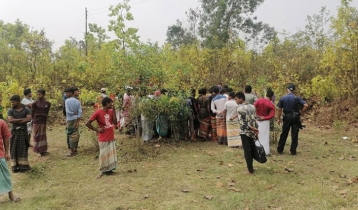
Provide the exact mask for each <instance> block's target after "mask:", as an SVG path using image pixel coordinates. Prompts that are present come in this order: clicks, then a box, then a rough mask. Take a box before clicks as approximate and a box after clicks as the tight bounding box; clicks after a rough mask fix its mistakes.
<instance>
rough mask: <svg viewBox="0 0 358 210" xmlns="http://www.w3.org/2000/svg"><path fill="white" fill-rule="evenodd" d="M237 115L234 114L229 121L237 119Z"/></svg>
mask: <svg viewBox="0 0 358 210" xmlns="http://www.w3.org/2000/svg"><path fill="white" fill-rule="evenodd" d="M238 116H239V115H238V114H235V115H234V116H232V117H230V120H234V119H236V118H237V117H238Z"/></svg>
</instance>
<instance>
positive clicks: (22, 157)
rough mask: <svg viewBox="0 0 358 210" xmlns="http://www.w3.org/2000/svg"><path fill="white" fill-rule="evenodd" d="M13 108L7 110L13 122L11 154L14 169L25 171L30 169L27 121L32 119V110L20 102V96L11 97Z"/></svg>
mask: <svg viewBox="0 0 358 210" xmlns="http://www.w3.org/2000/svg"><path fill="white" fill-rule="evenodd" d="M10 102H11V105H12V108H10V109H9V110H8V111H7V119H8V122H9V123H11V124H12V127H11V139H10V155H11V161H10V162H11V166H12V171H13V172H14V173H16V172H23V171H26V170H30V169H31V167H30V166H29V161H28V159H27V158H28V149H29V140H28V138H29V136H28V133H27V125H26V124H27V123H28V122H30V121H31V110H30V109H29V108H27V107H26V106H25V105H23V104H21V103H20V96H18V95H13V96H12V97H11V98H10Z"/></svg>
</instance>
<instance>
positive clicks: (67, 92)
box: [65, 87, 75, 98]
mask: <svg viewBox="0 0 358 210" xmlns="http://www.w3.org/2000/svg"><path fill="white" fill-rule="evenodd" d="M74 92H75V91H74V90H73V89H72V88H71V87H69V88H66V89H65V94H66V97H67V98H71V97H72V96H73V95H74Z"/></svg>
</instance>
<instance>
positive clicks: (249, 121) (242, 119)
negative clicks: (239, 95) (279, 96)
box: [237, 102, 258, 138]
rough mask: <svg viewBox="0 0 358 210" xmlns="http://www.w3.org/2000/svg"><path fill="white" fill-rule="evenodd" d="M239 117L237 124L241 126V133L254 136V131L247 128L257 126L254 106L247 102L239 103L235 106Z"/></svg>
mask: <svg viewBox="0 0 358 210" xmlns="http://www.w3.org/2000/svg"><path fill="white" fill-rule="evenodd" d="M237 113H238V117H239V124H240V128H241V134H244V135H246V136H248V137H250V138H255V133H254V132H253V131H252V130H251V129H250V128H249V127H254V128H257V127H258V125H257V122H256V119H257V116H256V109H255V106H254V105H252V104H249V103H247V102H245V103H243V104H240V105H239V107H238V108H237Z"/></svg>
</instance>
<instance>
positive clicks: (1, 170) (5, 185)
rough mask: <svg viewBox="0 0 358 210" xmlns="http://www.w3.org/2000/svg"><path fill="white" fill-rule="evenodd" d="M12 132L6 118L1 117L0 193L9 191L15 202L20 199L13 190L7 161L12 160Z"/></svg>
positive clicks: (10, 197)
mask: <svg viewBox="0 0 358 210" xmlns="http://www.w3.org/2000/svg"><path fill="white" fill-rule="evenodd" d="M10 137H11V133H10V131H9V129H8V128H7V125H6V123H5V121H4V120H2V119H0V194H4V193H8V195H9V199H10V200H11V201H13V202H18V201H20V198H18V197H16V196H15V195H14V193H13V192H12V183H11V177H10V173H9V170H8V169H7V163H6V161H8V160H10V140H9V139H10Z"/></svg>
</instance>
